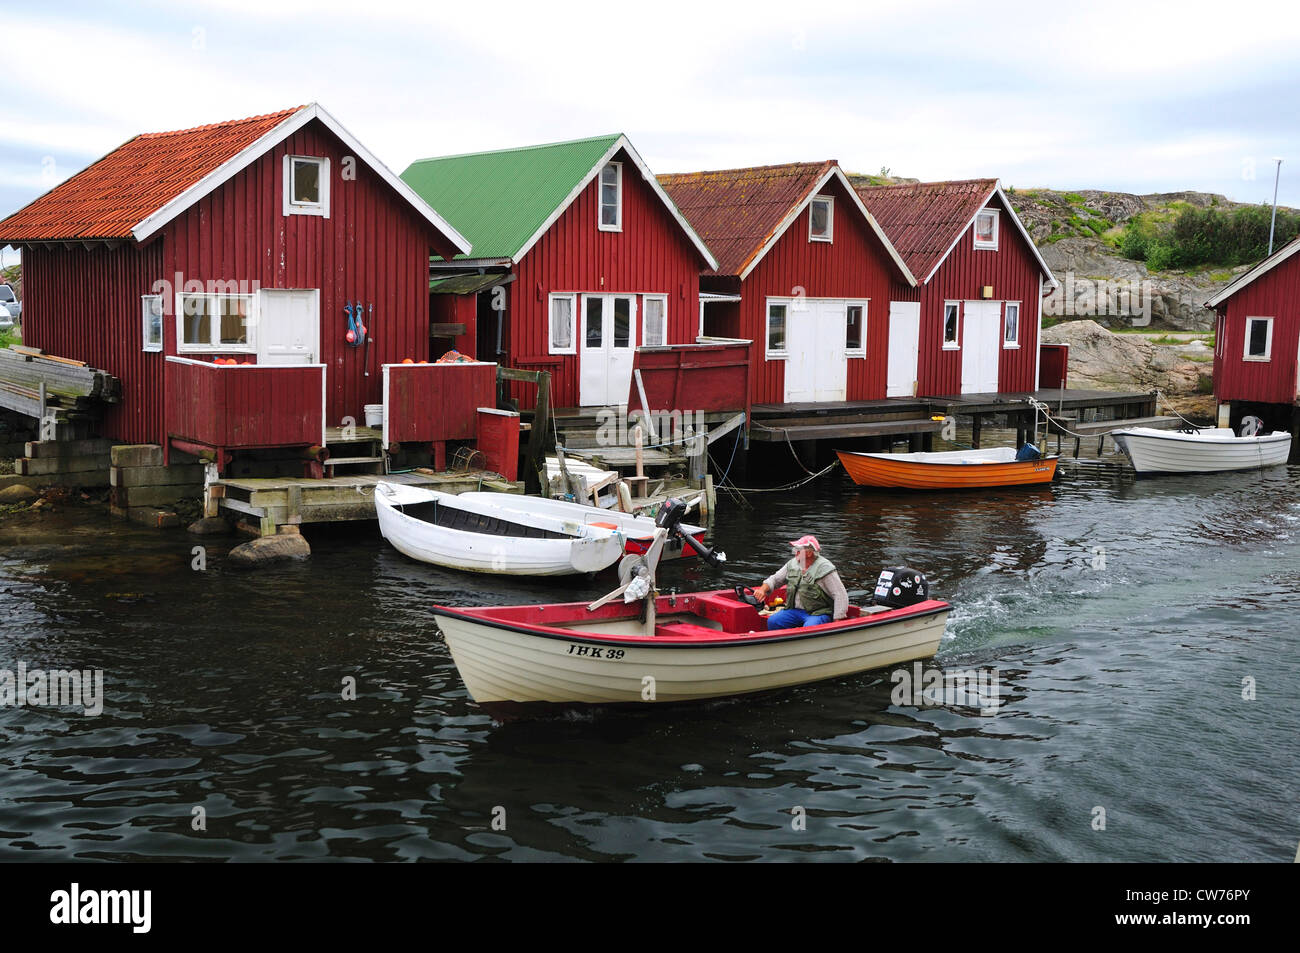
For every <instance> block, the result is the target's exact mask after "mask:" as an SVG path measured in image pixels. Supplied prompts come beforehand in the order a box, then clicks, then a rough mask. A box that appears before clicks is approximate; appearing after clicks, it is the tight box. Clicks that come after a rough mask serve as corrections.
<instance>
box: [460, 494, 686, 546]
mask: <svg viewBox="0 0 1300 953" xmlns="http://www.w3.org/2000/svg"><path fill="white" fill-rule="evenodd" d="M457 499H460V500H465V501H467V502H473V503H478V504H481V505H483V506H490V507H495V508H496V509H498V510H501V511H502V512H503V513H510V512H515V513H521V514H526V515H533V516H547V517H551V518H554V519H562V520H573V521H576V522H579V523H586V524H587V525H590V526H603V527H605V528H606V529H616V530H618V531H619V532H621V533H622V534H623V537H624V539H625V541H626V542H625V548H626V550H627V552H629V553H644V552H646V550H648V549H649V548H650V543H651V541H652V540H653V539H654V535H655V521H654V517H651V516H634V515H633V514H631V513H623V512H621V511H619V510H607V509H603V508H601V507H596V506H585V505H584V504H582V503H569V502H568V501H566V500H548V499H546V498H544V497H540V496H523V495H520V494H516V493H488V492H474V493H462V494H460V496H459V497H457ZM678 529H680V530H681V532H682V533H683V534H686V535H689V536H691V537H693V538H694V539H696V540H698V541H699V542H703V541H704V533H705V529H704V527H702V526H691V525H689V524H686V523H683V524H681V525H680V526H679V527H678ZM683 555H686V556H691V555H694V554H693V552H692V551H691V549H690V548H689V547H687V546H686V544H685V540H684V539H683V538H682V536H679V535H674V536H670V537H669V539H668V541H667V542H666V543H665V544H664V551H663V555H662V556H661V557H660V558H661V559H679V558H681V557H682V556H683Z"/></svg>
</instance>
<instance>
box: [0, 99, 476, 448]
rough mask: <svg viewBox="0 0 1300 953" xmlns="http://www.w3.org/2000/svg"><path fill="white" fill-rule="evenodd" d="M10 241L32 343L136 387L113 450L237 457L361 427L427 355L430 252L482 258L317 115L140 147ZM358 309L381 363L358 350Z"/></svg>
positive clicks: (42, 206)
mask: <svg viewBox="0 0 1300 953" xmlns="http://www.w3.org/2000/svg"><path fill="white" fill-rule="evenodd" d="M5 243H7V244H10V245H15V246H20V247H21V248H22V251H23V273H24V279H25V284H26V291H27V301H26V309H25V310H26V314H25V318H26V321H25V327H24V334H25V343H26V344H29V345H32V346H35V347H38V348H42V349H44V350H45V351H47V352H49V353H52V354H57V355H61V356H64V357H70V358H75V359H77V360H81V361H86V362H88V363H90V364H92V365H94V366H96V367H99V368H101V369H103V370H106V371H108V372H110V373H112V374H113V375H115V376H116V377H118V378H120V379H121V381H122V388H123V397H122V400H121V402H120V403H119V404H116V405H114V406H112V407H111V408H109V409H108V410H107V412H106V414H105V416H104V418H103V421H102V434H101V436H104V437H110V438H116V439H119V440H123V441H127V442H133V443H157V444H163V445H166V444H167V442H168V438H169V437H170V438H171V439H172V440H173V441H175V442H185V443H198V444H206V445H216V446H219V447H224V448H226V449H239V448H253V447H275V446H295V445H311V444H317V443H322V442H323V439H324V437H323V432H324V428H325V426H326V424H329V425H331V426H333V425H338V424H341V423H343V422H344V418H347V417H350V418H352V419H353V420H354V421H357V422H358V423H359V422H360V421H361V420H362V417H363V413H364V407H365V405H367V404H378V403H380V402H381V401H382V400H383V397H384V394H383V380H384V374H383V373H382V365H384V364H387V363H397V362H401V361H402V360H403V359H404V358H411V359H413V360H417V361H419V360H424V359H427V358H428V356H429V297H428V290H427V286H428V268H429V264H428V263H429V257H430V255H431V254H432V255H440V256H443V257H448V258H449V257H451V256H452V255H455V254H461V253H466V252H468V251H469V250H470V244H469V242H468V241H467V240H466V239H465V238H464V237H463V236H462V235H460V233H459V232H457V231H456V229H455V228H453V227H452V226H451V225H449V224H448V223H447V222H446V221H445V220H444V219H443V218H442V217H441V216H440V215H439V214H438V213H437V212H435V211H434V210H433V209H432V208H430V207H429V205H428V204H427V203H425V202H424V201H423V200H422V199H421V198H420V197H419V196H417V195H416V194H415V193H414V192H413V191H412V190H411V189H410V188H409V187H408V186H407V185H406V184H405V183H404V182H402V180H401V179H399V178H398V177H397V176H396V175H395V174H393V173H392V172H391V171H390V170H389V169H387V168H386V167H385V166H384V165H383V164H382V163H381V162H379V160H377V159H376V158H375V157H374V156H373V155H371V153H370V152H369V151H368V150H366V148H365V147H364V146H362V145H361V143H360V142H358V141H357V140H356V138H355V137H353V136H352V135H351V134H350V133H349V132H348V131H347V130H346V129H344V128H343V126H342V125H341V124H340V123H339V122H338V121H337V120H336V119H334V118H333V117H332V116H331V115H330V114H329V113H328V112H326V111H325V110H324V109H323V108H321V107H320V106H319V105H315V104H312V105H308V106H302V107H298V108H294V109H287V110H284V111H281V112H277V113H271V114H268V115H265V116H256V117H253V118H251V119H242V120H236V121H232V122H222V123H216V124H213V125H208V126H200V127H198V128H194V129H185V130H181V131H177V132H164V133H149V134H145V135H140V136H136V137H135V138H134V139H131V140H130V141H128V142H127V143H125V144H124V145H122V146H120V147H119V148H117V149H115V150H114V151H113V152H111V153H109V154H108V155H107V156H105V157H104V158H102V159H100V160H99V161H97V162H95V163H94V164H92V165H91V166H89V167H88V168H86V169H85V170H84V171H82V172H80V173H78V174H77V175H75V176H73V177H72V178H71V179H69V180H67V181H66V182H64V183H62V184H61V185H59V186H57V187H56V188H54V189H53V190H51V191H50V192H48V193H47V194H45V195H43V196H41V197H40V198H38V199H37V200H36V201H34V202H32V203H31V204H30V205H28V206H27V207H25V208H23V209H21V210H20V211H18V212H16V213H14V214H13V215H11V216H9V217H8V218H7V219H5V220H4V221H3V222H0V244H5ZM354 304H359V305H361V306H363V307H364V311H363V312H361V314H363V315H364V317H363V320H364V322H365V323H367V324H368V325H369V331H370V335H369V337H370V338H371V341H370V346H369V347H368V348H366V347H354V346H351V345H350V344H349V343H348V342H347V341H346V340H345V335H346V333H347V331H348V317H347V315H346V314H345V308H346V307H349V306H351V305H354ZM355 336H356V332H355V331H354V337H355ZM364 339H365V338H364V337H361V338H359V339H358V340H364ZM218 358H220V359H222V360H223V363H221V364H217V363H214V362H215V361H216V360H217V359H218ZM226 360H230V361H231V362H232V363H231V364H226V363H224V361H226ZM427 412H436V411H433V410H432V409H429V410H428V411H427Z"/></svg>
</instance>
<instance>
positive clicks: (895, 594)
mask: <svg viewBox="0 0 1300 953" xmlns="http://www.w3.org/2000/svg"><path fill="white" fill-rule="evenodd" d="M928 598H930V584H929V583H928V582H927V581H926V579H925V575H924V574H923V573H920V572H917V571H916V570H915V569H908V568H907V567H905V566H897V567H895V568H893V569H883V570H881V572H880V578H879V579H877V580H876V595H875V600H874V601H875V603H876V605H878V606H891V607H893V608H895V609H902V608H905V607H907V606H914V605H916V604H917V603H918V602H924V601H925V600H926V599H928Z"/></svg>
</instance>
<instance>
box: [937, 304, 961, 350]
mask: <svg viewBox="0 0 1300 953" xmlns="http://www.w3.org/2000/svg"><path fill="white" fill-rule="evenodd" d="M949 305H952V306H953V307H954V308H956V309H957V322H956V324H954V325H953V328H954V329H955V330H956V332H957V340H955V341H949V340H947V338H945V337H944V327H945V326H946V325H947V324H948V306H949ZM939 339H940V341H941V342H942V343H943V349H944V350H945V351H960V350H961V302H960V301H945V302H944V303H943V319H942V321H941V322H940V324H939Z"/></svg>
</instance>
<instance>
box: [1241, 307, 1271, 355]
mask: <svg viewBox="0 0 1300 953" xmlns="http://www.w3.org/2000/svg"><path fill="white" fill-rule="evenodd" d="M1252 321H1264V322H1266V324H1265V329H1266V330H1265V332H1264V353H1263V354H1262V355H1260V354H1251V353H1250V322H1252ZM1241 359H1242V360H1243V361H1258V362H1259V363H1267V362H1268V361H1271V360H1273V319H1272V318H1266V317H1263V316H1262V315H1247V316H1246V336H1245V338H1244V339H1243V340H1242V342H1241Z"/></svg>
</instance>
